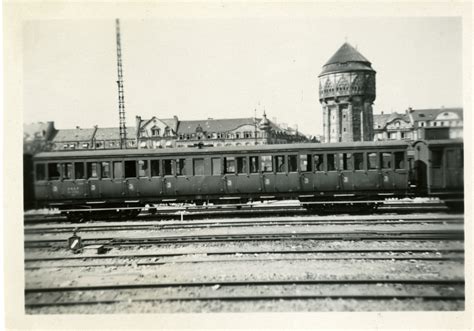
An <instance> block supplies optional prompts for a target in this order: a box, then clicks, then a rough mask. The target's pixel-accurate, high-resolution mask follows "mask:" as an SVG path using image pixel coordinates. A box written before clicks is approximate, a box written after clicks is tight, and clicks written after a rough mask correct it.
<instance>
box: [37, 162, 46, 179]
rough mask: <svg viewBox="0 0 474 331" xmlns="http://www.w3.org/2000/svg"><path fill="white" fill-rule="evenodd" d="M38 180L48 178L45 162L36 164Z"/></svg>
mask: <svg viewBox="0 0 474 331" xmlns="http://www.w3.org/2000/svg"><path fill="white" fill-rule="evenodd" d="M35 172H36V180H45V179H46V166H45V165H44V164H43V163H39V164H37V165H36V171H35Z"/></svg>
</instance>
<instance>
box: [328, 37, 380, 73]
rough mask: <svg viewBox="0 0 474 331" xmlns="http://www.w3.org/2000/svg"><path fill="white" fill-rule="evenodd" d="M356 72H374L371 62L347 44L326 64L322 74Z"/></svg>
mask: <svg viewBox="0 0 474 331" xmlns="http://www.w3.org/2000/svg"><path fill="white" fill-rule="evenodd" d="M356 70H365V71H374V69H372V66H371V63H370V61H369V60H367V59H366V58H365V57H364V56H363V55H362V54H361V53H360V52H359V51H358V50H357V49H355V48H354V47H352V46H351V45H350V44H349V43H347V42H345V43H344V44H343V45H342V46H341V47H340V48H339V49H338V50H337V51H336V53H334V55H333V56H331V58H330V59H329V60H328V61H327V62H326V64H325V65H324V66H323V71H322V72H321V74H326V73H329V72H341V71H356Z"/></svg>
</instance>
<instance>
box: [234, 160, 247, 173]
mask: <svg viewBox="0 0 474 331" xmlns="http://www.w3.org/2000/svg"><path fill="white" fill-rule="evenodd" d="M236 160H237V173H238V174H246V173H247V158H246V157H245V156H244V157H237V158H236Z"/></svg>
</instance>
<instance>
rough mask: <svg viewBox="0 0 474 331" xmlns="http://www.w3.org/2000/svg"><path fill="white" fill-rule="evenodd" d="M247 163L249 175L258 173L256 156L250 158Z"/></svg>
mask: <svg viewBox="0 0 474 331" xmlns="http://www.w3.org/2000/svg"><path fill="white" fill-rule="evenodd" d="M249 163H250V173H251V174H254V173H258V171H259V168H258V156H250V157H249Z"/></svg>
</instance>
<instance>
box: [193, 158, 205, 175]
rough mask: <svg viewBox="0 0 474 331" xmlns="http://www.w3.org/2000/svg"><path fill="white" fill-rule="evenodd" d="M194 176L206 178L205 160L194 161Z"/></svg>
mask: <svg viewBox="0 0 474 331" xmlns="http://www.w3.org/2000/svg"><path fill="white" fill-rule="evenodd" d="M193 168H194V176H204V159H193Z"/></svg>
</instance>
